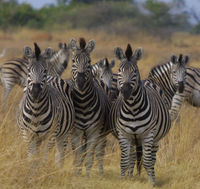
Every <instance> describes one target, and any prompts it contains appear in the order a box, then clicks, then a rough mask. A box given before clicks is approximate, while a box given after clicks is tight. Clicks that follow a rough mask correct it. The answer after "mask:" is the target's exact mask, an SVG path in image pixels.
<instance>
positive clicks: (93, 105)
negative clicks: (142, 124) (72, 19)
mask: <svg viewBox="0 0 200 189" xmlns="http://www.w3.org/2000/svg"><path fill="white" fill-rule="evenodd" d="M70 45H71V49H72V62H73V63H72V79H71V83H72V87H73V92H72V97H73V103H74V108H75V123H74V127H73V129H72V144H73V148H74V149H76V151H75V160H74V164H75V166H76V168H77V169H76V172H77V173H79V171H80V170H81V165H82V163H83V161H84V159H85V165H86V174H87V176H89V174H90V170H91V167H92V165H93V158H94V151H95V150H96V157H97V159H98V161H99V171H100V174H103V156H104V153H105V145H106V134H107V133H108V130H109V128H108V112H109V108H110V104H109V101H108V97H107V96H106V94H105V92H104V91H103V89H102V88H101V86H99V84H98V83H97V82H96V80H95V79H94V77H93V75H92V71H91V63H90V62H91V60H90V53H91V52H92V51H93V49H94V47H95V42H94V41H93V40H91V41H89V42H88V45H87V46H86V42H85V39H83V38H80V44H79V45H78V46H77V45H76V40H75V39H72V40H71V42H70Z"/></svg>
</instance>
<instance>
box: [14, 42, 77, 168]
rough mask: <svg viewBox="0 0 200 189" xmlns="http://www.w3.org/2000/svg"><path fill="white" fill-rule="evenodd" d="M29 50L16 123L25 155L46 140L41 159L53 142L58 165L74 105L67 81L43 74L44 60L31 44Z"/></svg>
mask: <svg viewBox="0 0 200 189" xmlns="http://www.w3.org/2000/svg"><path fill="white" fill-rule="evenodd" d="M32 54H33V53H32V50H31V49H28V50H27V49H26V48H25V56H27V58H28V62H29V65H28V67H27V68H28V74H27V83H26V87H25V89H24V96H23V98H22V100H21V102H20V105H19V108H18V114H17V122H18V126H19V128H20V130H21V132H22V135H23V138H24V139H25V140H26V141H27V142H28V150H27V151H28V156H29V157H31V156H32V155H34V154H37V152H38V148H39V146H40V145H41V143H42V142H43V141H46V148H45V149H44V150H45V151H44V161H45V160H46V158H47V155H48V151H49V150H50V149H51V148H52V147H53V145H54V144H55V143H56V159H55V160H56V163H57V164H58V166H62V163H63V160H64V154H65V149H66V146H67V135H68V132H69V130H70V129H71V127H72V125H73V122H74V108H73V102H72V100H71V89H70V86H69V84H67V83H66V82H64V81H63V80H62V79H60V78H59V77H52V76H48V75H47V68H46V64H45V62H44V61H45V60H44V58H43V57H42V56H40V49H39V47H38V46H37V45H36V44H35V57H32Z"/></svg>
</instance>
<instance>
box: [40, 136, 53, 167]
mask: <svg viewBox="0 0 200 189" xmlns="http://www.w3.org/2000/svg"><path fill="white" fill-rule="evenodd" d="M55 139H56V137H55V135H53V136H51V137H50V138H49V139H48V141H47V144H46V146H45V148H44V157H43V161H42V164H43V165H44V164H45V163H46V161H47V158H48V154H49V152H50V151H51V149H52V148H53V146H54V144H55Z"/></svg>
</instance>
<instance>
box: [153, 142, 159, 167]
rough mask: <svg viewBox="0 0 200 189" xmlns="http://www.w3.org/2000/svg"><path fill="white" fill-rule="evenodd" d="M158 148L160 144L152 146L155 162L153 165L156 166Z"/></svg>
mask: <svg viewBox="0 0 200 189" xmlns="http://www.w3.org/2000/svg"><path fill="white" fill-rule="evenodd" d="M158 148H159V146H158V144H157V143H155V144H154V145H153V148H152V163H153V167H154V166H155V163H156V153H157V151H158Z"/></svg>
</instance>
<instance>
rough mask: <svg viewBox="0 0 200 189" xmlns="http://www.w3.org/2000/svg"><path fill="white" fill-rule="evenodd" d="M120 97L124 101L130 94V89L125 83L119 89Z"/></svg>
mask: <svg viewBox="0 0 200 189" xmlns="http://www.w3.org/2000/svg"><path fill="white" fill-rule="evenodd" d="M121 93H122V96H123V97H124V99H125V100H127V99H129V98H130V96H131V93H132V87H131V85H130V84H129V83H125V84H124V85H123V86H122V88H121Z"/></svg>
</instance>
